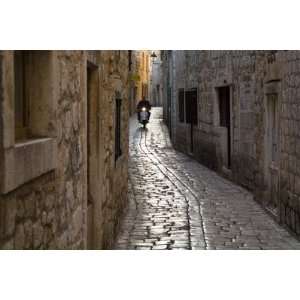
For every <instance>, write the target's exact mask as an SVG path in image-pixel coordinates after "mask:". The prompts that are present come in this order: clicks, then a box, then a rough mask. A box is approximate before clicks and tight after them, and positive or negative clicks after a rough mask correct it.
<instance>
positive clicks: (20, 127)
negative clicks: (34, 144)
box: [14, 51, 29, 140]
mask: <svg viewBox="0 0 300 300" xmlns="http://www.w3.org/2000/svg"><path fill="white" fill-rule="evenodd" d="M26 64H28V53H27V51H15V54H14V75H15V78H14V81H15V139H16V140H24V139H26V138H27V136H28V126H29V99H28V93H27V89H26V88H27V86H26V85H27V84H26V83H27V82H26Z"/></svg>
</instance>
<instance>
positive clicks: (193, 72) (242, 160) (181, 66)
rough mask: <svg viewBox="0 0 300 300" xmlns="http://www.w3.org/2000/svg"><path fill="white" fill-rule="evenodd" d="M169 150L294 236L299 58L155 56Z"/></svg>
mask: <svg viewBox="0 0 300 300" xmlns="http://www.w3.org/2000/svg"><path fill="white" fill-rule="evenodd" d="M162 57H163V65H162V70H163V78H162V84H163V97H164V110H165V113H164V118H165V121H166V123H167V124H168V125H169V128H170V133H171V137H172V141H173V144H174V146H175V147H176V148H177V149H178V150H180V151H183V152H185V153H188V154H189V155H191V156H193V157H194V158H195V159H197V160H198V161H200V162H201V163H203V164H204V165H206V166H208V167H210V168H212V169H214V170H216V171H218V172H219V173H221V174H223V175H224V176H226V177H227V178H229V179H231V180H233V181H235V182H237V183H239V184H240V185H243V186H245V187H247V188H248V189H250V190H251V191H253V192H254V195H255V198H256V200H257V201H259V202H260V203H261V204H262V205H263V206H264V207H265V208H266V209H267V210H268V211H269V212H270V213H271V214H272V215H274V217H275V218H276V219H277V220H278V221H279V222H281V223H283V224H285V225H287V226H288V227H289V228H290V229H291V230H292V231H294V232H295V233H296V234H297V235H300V51H163V53H162Z"/></svg>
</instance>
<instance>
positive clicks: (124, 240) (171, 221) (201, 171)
mask: <svg viewBox="0 0 300 300" xmlns="http://www.w3.org/2000/svg"><path fill="white" fill-rule="evenodd" d="M129 173H130V183H129V200H130V203H129V207H128V209H127V212H126V214H125V218H124V220H123V222H122V228H121V232H120V235H119V237H118V239H117V243H116V249H145V250H147V249H149V250H150V249H157V250H163V249H300V242H299V241H297V240H296V239H295V238H294V237H292V236H291V235H290V234H289V233H288V232H287V231H286V230H285V229H284V228H283V227H281V226H280V225H278V224H277V223H276V222H275V221H274V220H273V219H272V218H271V217H270V216H269V215H268V214H267V213H266V212H265V211H264V209H263V208H261V206H260V205H259V204H258V203H256V202H255V201H254V200H253V197H252V195H251V193H249V192H248V191H246V190H245V189H243V188H242V187H239V186H237V185H235V184H234V183H232V182H230V181H228V180H226V179H224V178H222V177H220V176H219V175H217V174H216V173H215V172H213V171H211V170H209V169H207V168H206V167H204V166H202V165H201V164H199V163H197V162H195V161H194V160H192V159H191V158H189V157H188V156H186V155H184V154H182V153H180V152H177V151H175V150H174V149H173V148H172V145H171V143H170V140H169V136H168V133H167V128H166V127H165V125H164V124H163V121H162V110H161V109H160V108H153V109H152V115H151V119H150V123H149V124H148V128H147V129H146V130H143V129H142V128H141V127H139V126H138V124H137V122H136V120H135V118H133V119H132V120H131V126H130V167H129Z"/></svg>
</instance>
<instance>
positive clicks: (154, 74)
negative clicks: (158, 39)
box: [149, 51, 162, 106]
mask: <svg viewBox="0 0 300 300" xmlns="http://www.w3.org/2000/svg"><path fill="white" fill-rule="evenodd" d="M153 54H154V57H151V70H150V91H149V92H150V95H149V99H150V101H151V104H152V105H153V106H162V87H161V55H160V51H153ZM153 54H151V55H152V56H153ZM155 56H156V57H155Z"/></svg>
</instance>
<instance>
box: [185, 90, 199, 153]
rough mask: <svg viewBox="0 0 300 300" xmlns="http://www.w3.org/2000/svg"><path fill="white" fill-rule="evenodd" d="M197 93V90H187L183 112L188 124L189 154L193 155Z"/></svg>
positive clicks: (196, 122) (196, 117)
mask: <svg viewBox="0 0 300 300" xmlns="http://www.w3.org/2000/svg"><path fill="white" fill-rule="evenodd" d="M197 99H198V93H197V89H196V88H194V89H191V90H187V91H186V92H185V112H186V116H185V119H186V123H187V124H190V130H189V133H190V134H189V135H190V136H189V140H190V149H189V150H190V153H194V126H195V125H197V124H198V101H197Z"/></svg>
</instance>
